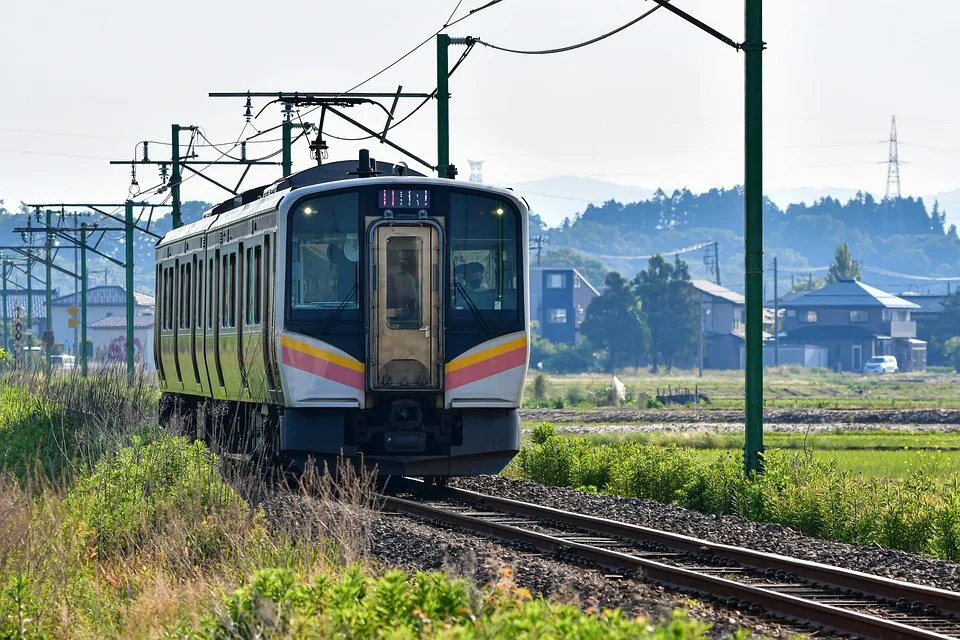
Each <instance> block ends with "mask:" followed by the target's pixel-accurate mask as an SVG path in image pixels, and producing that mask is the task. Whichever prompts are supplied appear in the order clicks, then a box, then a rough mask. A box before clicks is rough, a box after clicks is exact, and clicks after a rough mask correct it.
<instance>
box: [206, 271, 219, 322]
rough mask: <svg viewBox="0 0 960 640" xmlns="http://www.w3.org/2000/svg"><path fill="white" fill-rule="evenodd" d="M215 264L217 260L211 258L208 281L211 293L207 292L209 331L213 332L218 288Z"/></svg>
mask: <svg viewBox="0 0 960 640" xmlns="http://www.w3.org/2000/svg"><path fill="white" fill-rule="evenodd" d="M214 264H216V262H215V258H210V266H209V268H208V269H207V279H208V280H209V281H210V287H209V291H207V329H209V330H210V331H213V317H214V315H215V314H214V309H215V308H216V307H215V306H214V305H215V301H216V296H214V291H215V290H216V288H217V276H216V274H215V273H214V266H213V265H214Z"/></svg>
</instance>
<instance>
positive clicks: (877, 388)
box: [524, 367, 960, 409]
mask: <svg viewBox="0 0 960 640" xmlns="http://www.w3.org/2000/svg"><path fill="white" fill-rule="evenodd" d="M538 375H541V374H540V373H539V372H537V371H535V370H533V371H531V373H530V375H529V377H528V379H527V386H526V391H525V393H524V404H525V406H538V405H542V406H556V405H557V404H560V403H562V406H563V407H578V406H583V407H589V406H597V405H602V404H604V403H605V402H606V398H607V390H608V389H609V387H610V380H611V376H610V375H609V374H597V373H584V374H572V375H554V374H542V375H544V378H545V380H544V382H545V385H543V388H544V393H543V394H541V395H542V398H537V397H536V377H537V376H538ZM617 377H618V378H619V379H620V381H621V382H623V383H624V385H625V386H626V388H627V401H628V404H632V405H634V406H638V405H639V406H641V407H642V406H644V403H645V400H646V398H647V397H653V396H655V395H656V394H657V391H658V390H660V391H661V392H665V391H666V390H667V389H674V390H675V389H678V388H679V389H690V390H691V391H693V390H694V389H699V390H700V391H701V392H703V393H705V394H706V395H707V396H708V397H709V399H710V404H709V405H708V406H709V407H713V408H719V409H741V408H743V393H744V380H743V372H742V371H705V372H704V376H703V377H702V378H701V377H698V375H697V372H696V371H673V372H671V373H662V374H653V373H650V372H649V371H646V370H640V371H625V372H620V373H618V374H617ZM764 402H765V406H766V407H767V408H771V409H772V408H814V409H883V408H891V409H913V408H938V409H949V408H954V409H960V374H957V373H953V372H948V371H943V370H937V371H927V372H917V373H898V374H887V375H882V376H881V375H862V374H854V373H835V372H830V371H824V370H818V369H800V368H794V367H780V368H777V369H767V370H766V371H765V373H764ZM701 408H702V407H701Z"/></svg>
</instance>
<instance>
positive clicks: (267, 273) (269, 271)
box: [263, 235, 273, 324]
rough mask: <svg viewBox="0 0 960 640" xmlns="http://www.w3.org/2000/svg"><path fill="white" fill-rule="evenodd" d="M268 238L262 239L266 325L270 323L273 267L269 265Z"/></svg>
mask: <svg viewBox="0 0 960 640" xmlns="http://www.w3.org/2000/svg"><path fill="white" fill-rule="evenodd" d="M270 238H271V236H269V235H268V236H265V237H264V239H263V309H264V316H266V324H269V323H270V279H271V278H272V277H273V265H271V264H270Z"/></svg>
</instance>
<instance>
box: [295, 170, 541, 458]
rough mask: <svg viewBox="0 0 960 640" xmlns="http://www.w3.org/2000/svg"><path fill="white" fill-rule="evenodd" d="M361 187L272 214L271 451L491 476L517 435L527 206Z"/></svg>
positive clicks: (460, 192) (499, 197) (435, 189)
mask: <svg viewBox="0 0 960 640" xmlns="http://www.w3.org/2000/svg"><path fill="white" fill-rule="evenodd" d="M363 182H364V183H365V184H364V188H360V189H357V188H356V187H355V188H353V189H352V190H343V189H340V190H338V191H334V190H330V191H319V192H316V193H309V194H306V195H303V196H297V195H295V194H291V195H293V196H294V197H290V198H288V202H289V203H290V204H289V205H288V207H287V211H286V213H285V212H284V211H283V210H281V216H280V217H281V219H282V220H283V221H284V223H285V224H286V225H287V228H286V233H284V234H282V235H283V237H286V238H287V240H288V241H287V246H286V260H285V263H286V265H287V267H286V271H287V273H286V278H285V282H284V288H285V290H286V291H285V295H284V296H283V297H284V299H285V300H286V301H287V302H286V309H285V313H284V318H285V324H284V331H283V333H282V337H281V339H280V341H281V349H280V351H281V354H282V362H283V376H284V392H285V399H286V404H287V408H286V409H285V410H284V412H283V416H282V418H281V425H280V443H281V449H282V450H283V451H284V453H285V454H287V455H291V454H292V455H314V456H318V457H321V458H325V459H326V460H327V461H328V462H329V461H330V460H332V459H333V458H335V457H336V455H338V454H339V453H340V452H343V453H344V454H346V455H351V456H362V457H363V458H364V459H365V460H366V462H367V463H368V464H376V465H377V467H378V469H379V472H380V473H381V474H384V475H388V474H389V475H398V474H402V475H414V476H420V475H423V476H427V475H432V476H446V475H476V474H481V473H496V472H498V471H500V470H501V469H502V468H503V467H504V466H505V465H506V464H507V463H508V462H509V461H510V459H512V458H513V456H514V455H516V453H517V452H518V451H519V446H520V442H519V438H520V425H519V418H518V415H517V407H518V406H519V403H520V398H521V394H522V391H523V382H524V378H525V375H526V368H527V356H528V349H529V347H528V338H529V334H528V330H527V327H528V316H527V311H526V307H527V304H526V301H527V298H528V295H527V288H526V287H527V282H526V281H527V276H526V270H525V264H526V262H525V252H524V251H523V248H524V247H525V246H526V243H527V224H526V209H525V208H524V207H523V205H522V203H520V202H519V201H518V200H517V199H516V198H515V197H513V196H512V195H509V194H506V193H504V192H500V191H496V190H492V189H489V188H476V187H474V188H469V187H463V186H450V183H449V182H448V181H435V180H431V181H418V182H417V183H416V188H414V189H411V188H405V189H404V191H405V192H406V193H407V195H406V198H407V200H406V201H404V200H403V198H400V205H401V206H397V203H398V198H397V195H396V193H395V191H394V188H395V187H396V182H395V181H380V180H377V179H368V180H364V181H363ZM368 185H369V186H368ZM410 194H415V195H413V196H411V195H410ZM282 224H283V223H282Z"/></svg>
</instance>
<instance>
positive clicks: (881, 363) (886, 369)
mask: <svg viewBox="0 0 960 640" xmlns="http://www.w3.org/2000/svg"><path fill="white" fill-rule="evenodd" d="M899 370H900V367H898V366H897V359H896V358H895V357H893V356H875V357H873V358H870V359H869V360H867V362H866V364H864V365H863V372H864V373H896V372H897V371H899Z"/></svg>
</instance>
